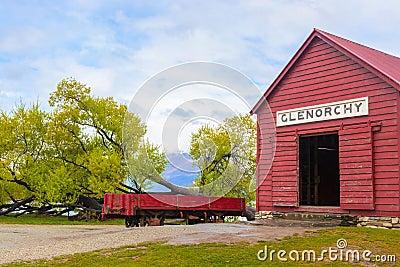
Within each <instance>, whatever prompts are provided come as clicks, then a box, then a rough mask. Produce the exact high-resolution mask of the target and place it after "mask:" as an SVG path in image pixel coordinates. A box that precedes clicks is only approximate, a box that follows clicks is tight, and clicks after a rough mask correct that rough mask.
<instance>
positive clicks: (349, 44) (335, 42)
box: [250, 29, 400, 114]
mask: <svg viewBox="0 0 400 267" xmlns="http://www.w3.org/2000/svg"><path fill="white" fill-rule="evenodd" d="M316 37H318V38H320V39H321V40H323V41H325V42H326V43H328V44H329V45H331V46H332V47H334V48H335V49H337V50H339V51H340V52H342V53H343V54H345V55H346V56H348V57H349V58H351V59H353V60H354V61H356V62H358V63H359V64H360V65H362V66H364V67H365V68H367V69H368V70H369V71H371V72H372V73H374V74H375V75H377V76H378V77H380V78H381V79H383V80H384V81H386V82H387V83H389V84H390V85H392V86H393V87H394V88H396V89H397V90H398V91H400V58H399V57H395V56H392V55H389V54H386V53H384V52H381V51H378V50H376V49H373V48H370V47H367V46H364V45H361V44H358V43H355V42H353V41H350V40H347V39H344V38H342V37H339V36H336V35H333V34H331V33H327V32H324V31H322V30H319V29H314V30H313V32H312V33H311V34H310V36H309V37H308V38H307V40H306V41H305V42H304V43H303V45H302V46H301V47H300V49H299V50H298V51H297V52H296V53H295V54H294V56H293V57H292V59H291V60H290V61H289V63H288V64H287V65H286V67H285V68H284V69H283V70H282V71H281V73H280V74H279V75H278V77H277V78H276V79H275V80H274V82H273V83H272V84H271V85H270V87H269V88H268V89H267V91H266V92H265V93H264V95H263V96H262V97H261V99H260V100H259V101H258V102H257V104H256V105H255V106H254V107H253V108H252V109H251V111H250V114H254V113H256V111H257V110H258V108H259V107H260V106H261V105H262V103H263V102H264V101H265V100H266V99H267V98H268V96H269V95H270V94H271V92H272V91H273V90H274V89H275V87H276V86H277V85H278V84H279V82H280V81H281V80H282V79H283V78H284V77H285V75H286V74H287V73H288V72H289V70H290V69H291V68H292V66H293V65H294V64H296V62H297V60H298V59H299V58H300V57H301V55H302V54H303V53H304V51H305V50H306V49H307V47H308V46H309V45H310V43H311V42H312V41H313V40H314V38H316Z"/></svg>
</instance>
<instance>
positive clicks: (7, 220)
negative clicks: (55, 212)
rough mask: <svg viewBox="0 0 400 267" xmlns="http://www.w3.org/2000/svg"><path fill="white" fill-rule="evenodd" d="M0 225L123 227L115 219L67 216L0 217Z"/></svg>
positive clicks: (31, 215) (122, 223) (119, 220)
mask: <svg viewBox="0 0 400 267" xmlns="http://www.w3.org/2000/svg"><path fill="white" fill-rule="evenodd" d="M0 223H3V224H51V225H82V224H97V225H99V224H100V225H101V224H120V225H124V224H125V222H124V220H123V219H115V220H108V221H104V222H102V221H97V220H93V221H85V220H82V221H69V220H68V217H67V216H58V217H53V216H46V215H34V214H30V215H22V216H20V217H14V216H0Z"/></svg>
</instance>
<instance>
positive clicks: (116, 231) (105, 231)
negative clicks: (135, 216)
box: [0, 223, 317, 264]
mask: <svg viewBox="0 0 400 267" xmlns="http://www.w3.org/2000/svg"><path fill="white" fill-rule="evenodd" d="M314 229H317V228H309V227H276V226H254V225H247V224H229V223H225V224H198V225H188V226H186V225H176V226H172V225H166V226H163V227H143V228H125V227H124V226H122V225H121V226H119V225H7V224H0V255H1V257H0V264H2V263H7V262H15V261H22V260H32V259H41V258H51V257H54V256H59V255H65V254H72V253H78V252H86V251H92V250H97V249H102V248H111V247H119V246H123V245H130V244H138V243H141V242H147V241H165V242H167V243H168V244H173V245H175V244H197V243H202V242H207V243H209V242H219V243H234V242H257V241H259V240H265V241H267V240H272V239H275V238H282V237H284V236H290V235H293V234H294V233H298V234H302V233H304V232H305V231H307V230H314Z"/></svg>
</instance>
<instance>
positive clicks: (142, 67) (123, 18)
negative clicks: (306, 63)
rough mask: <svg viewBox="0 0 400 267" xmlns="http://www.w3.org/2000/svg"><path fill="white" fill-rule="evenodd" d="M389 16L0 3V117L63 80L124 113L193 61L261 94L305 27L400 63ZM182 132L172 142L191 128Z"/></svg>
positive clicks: (323, 8)
mask: <svg viewBox="0 0 400 267" xmlns="http://www.w3.org/2000/svg"><path fill="white" fill-rule="evenodd" d="M398 10H400V2H399V1H398V0H393V1H392V0H385V1H381V0H377V1H374V0H370V1H369V0H345V1H343V0H324V1H317V0H315V1H314V0H304V1H300V0H282V1H268V0H265V1H261V0H260V1H252V0H245V1H179V0H178V1H145V0H143V1H139V0H138V1H122V0H119V1H118V0H115V1H103V0H70V1H62V0H60V1H50V0H42V1H35V0H0V14H1V15H0V109H1V110H5V111H9V110H11V109H12V108H13V107H14V106H15V105H16V104H18V103H21V102H23V103H28V104H29V103H33V102H36V101H38V102H39V103H40V105H41V106H42V107H43V108H45V109H48V108H49V107H48V104H47V99H48V96H49V93H50V92H52V91H54V90H55V88H56V86H57V83H58V82H60V81H61V80H62V79H64V78H68V77H73V78H75V79H77V80H78V81H80V82H82V83H85V84H87V85H88V86H90V87H91V88H92V92H93V94H95V95H97V96H112V97H114V98H115V99H116V100H117V101H119V102H121V103H124V104H129V103H130V102H131V100H132V98H133V97H134V95H135V93H136V92H137V91H138V90H139V88H141V86H142V85H143V84H144V83H145V81H147V80H149V79H150V78H151V77H153V76H154V75H156V74H157V73H159V72H161V71H163V70H165V69H166V68H169V67H171V66H175V65H177V64H182V63H187V62H192V61H206V62H216V63H220V64H224V65H227V66H230V67H232V68H234V69H236V70H238V71H240V72H241V73H243V74H244V75H246V76H247V77H248V78H249V79H250V80H251V81H253V82H254V83H255V84H256V85H257V86H258V88H259V90H260V93H262V92H264V91H265V90H266V88H267V87H268V85H270V84H271V83H272V82H273V80H274V79H275V78H276V77H277V76H278V74H279V72H280V71H281V70H282V69H283V67H284V66H285V65H286V64H287V63H288V61H289V60H290V58H291V57H292V56H293V55H294V53H295V52H296V51H297V49H299V47H300V46H301V44H302V43H303V42H304V41H305V39H306V38H307V37H308V35H309V34H310V33H311V32H312V30H313V28H319V29H322V30H324V31H327V32H330V33H333V34H336V35H339V36H342V37H344V38H347V39H350V40H353V41H356V42H358V43H361V44H364V45H367V46H370V47H373V48H376V49H378V50H381V51H384V52H387V53H389V54H393V55H395V56H400V31H399V26H398V25H400V16H398ZM195 90H198V89H195ZM205 91H207V90H205ZM209 91H210V92H211V93H210V94H211V95H212V94H213V93H212V91H213V90H209ZM211 97H214V96H211ZM173 98H174V99H175V100H176V99H178V102H179V97H177V96H176V95H175V96H173ZM222 98H225V97H224V96H223V97H222ZM161 102H162V103H164V104H163V105H167V104H166V103H169V102H168V100H167V99H164V101H161ZM161 102H160V103H161ZM177 104H179V103H175V106H176V105H177ZM171 105H174V104H173V103H172V104H171ZM234 105H235V104H234ZM245 109H246V107H245V108H244V109H242V111H244V112H248V110H247V111H246V110H245ZM155 110H157V109H155ZM158 112H159V113H160V114H161V113H162V112H161V111H158ZM164 119H165V118H164ZM203 119H204V118H203ZM153 120H154V121H153V123H154V122H157V121H158V120H161V118H160V117H158V118H154V119H153ZM155 124H157V123H155ZM188 125H189V126H188V127H189V128H187V129H186V130H182V131H180V134H181V133H182V132H184V133H185V132H190V129H191V130H193V129H195V127H198V126H195V125H194V124H190V123H189V124H188ZM190 127H192V128H190ZM188 129H189V130H188ZM186 138H187V134H186ZM183 143H184V144H183V145H182V147H183V148H182V149H183V150H185V149H187V141H186V146H185V141H184V142H183Z"/></svg>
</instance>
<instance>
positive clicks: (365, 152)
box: [339, 123, 375, 210]
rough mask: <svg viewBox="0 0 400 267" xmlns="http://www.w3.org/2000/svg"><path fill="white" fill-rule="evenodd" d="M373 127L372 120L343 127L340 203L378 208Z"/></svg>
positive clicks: (345, 207)
mask: <svg viewBox="0 0 400 267" xmlns="http://www.w3.org/2000/svg"><path fill="white" fill-rule="evenodd" d="M372 154H373V150H372V129H371V125H370V124H369V123H365V124H358V125H355V126H354V125H351V126H345V127H343V129H341V130H340V131H339V169H340V207H341V208H343V209H356V210H361V209H363V210H374V209H375V203H374V179H373V177H374V172H373V155H372Z"/></svg>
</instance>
